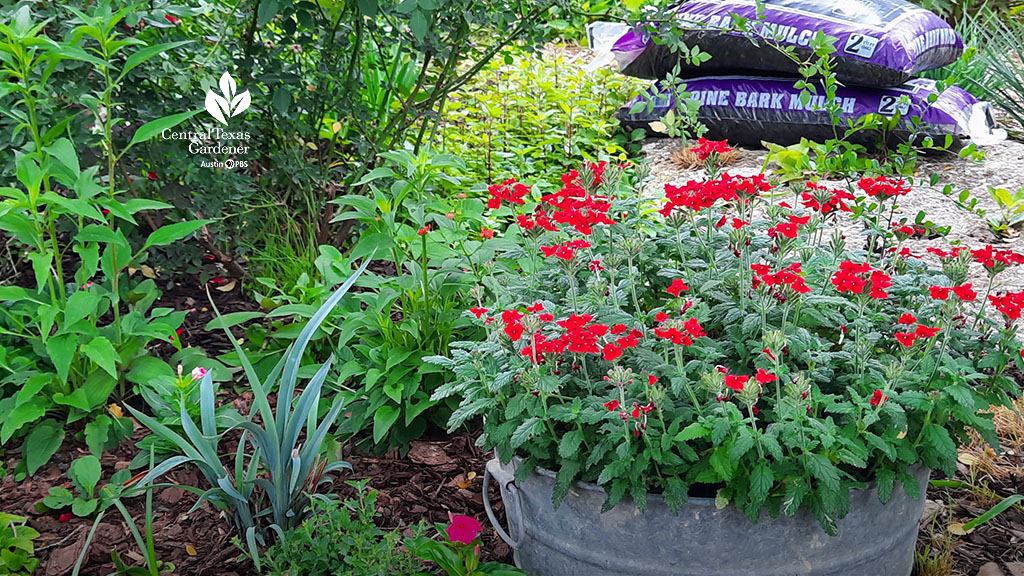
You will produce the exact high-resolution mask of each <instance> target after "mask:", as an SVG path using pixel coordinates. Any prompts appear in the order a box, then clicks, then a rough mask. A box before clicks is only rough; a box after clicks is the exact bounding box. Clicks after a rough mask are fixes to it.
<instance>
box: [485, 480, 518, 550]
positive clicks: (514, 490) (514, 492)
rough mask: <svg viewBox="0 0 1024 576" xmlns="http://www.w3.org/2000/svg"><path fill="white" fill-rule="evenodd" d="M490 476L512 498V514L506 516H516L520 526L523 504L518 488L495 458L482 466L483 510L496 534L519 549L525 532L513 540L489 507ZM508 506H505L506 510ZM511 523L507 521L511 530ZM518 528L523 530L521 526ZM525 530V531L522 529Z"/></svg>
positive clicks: (513, 547)
mask: <svg viewBox="0 0 1024 576" xmlns="http://www.w3.org/2000/svg"><path fill="white" fill-rule="evenodd" d="M491 476H493V477H494V478H495V480H496V481H497V482H499V483H500V485H501V486H502V487H503V488H505V490H506V491H507V492H508V497H509V499H511V500H512V505H513V506H515V513H514V514H506V517H509V516H513V517H515V518H518V520H519V523H520V526H522V522H523V504H522V500H520V499H519V488H518V487H516V482H515V478H514V477H513V476H512V475H510V474H509V473H507V472H505V471H504V470H502V469H501V464H499V462H498V461H497V460H491V461H490V462H488V463H487V466H486V467H485V468H484V484H483V488H482V489H483V496H484V511H485V512H487V518H488V519H489V520H490V521H491V526H494V531H495V532H497V533H498V536H500V537H501V539H502V540H504V541H505V543H506V544H508V545H509V546H510V547H511V548H512V549H513V550H519V548H520V547H521V546H522V545H523V540H525V536H526V534H525V533H523V534H520V535H519V538H518V539H515V540H513V539H512V537H511V536H509V535H508V533H507V532H505V530H504V529H503V528H502V527H501V523H499V522H498V518H497V517H495V515H494V510H492V509H491V498H490V495H488V493H487V485H488V484H489V483H490V481H491ZM507 511H508V506H506V512H507ZM511 528H512V523H511V522H509V531H511ZM520 530H523V529H522V528H521V529H520ZM524 532H525V531H524Z"/></svg>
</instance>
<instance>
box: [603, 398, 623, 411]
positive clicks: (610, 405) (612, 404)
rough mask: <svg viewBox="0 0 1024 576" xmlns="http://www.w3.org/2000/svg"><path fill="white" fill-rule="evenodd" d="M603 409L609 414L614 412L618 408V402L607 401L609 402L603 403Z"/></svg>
mask: <svg viewBox="0 0 1024 576" xmlns="http://www.w3.org/2000/svg"><path fill="white" fill-rule="evenodd" d="M604 407H605V408H607V409H608V411H609V412H614V411H615V410H617V409H618V408H619V401H618V400H609V401H607V402H605V403H604Z"/></svg>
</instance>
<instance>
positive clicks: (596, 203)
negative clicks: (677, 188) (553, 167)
mask: <svg viewBox="0 0 1024 576" xmlns="http://www.w3.org/2000/svg"><path fill="white" fill-rule="evenodd" d="M591 166H592V168H593V169H594V175H595V177H596V178H597V181H598V182H600V181H601V177H602V175H603V174H604V164H603V163H602V164H594V165H591ZM541 202H544V203H547V204H548V205H550V206H551V207H552V208H553V209H554V211H553V212H552V218H553V219H554V221H555V222H557V223H559V224H567V225H569V226H571V227H572V228H574V229H575V230H576V231H577V232H579V233H580V234H590V233H591V232H592V231H593V226H594V225H596V224H606V225H612V224H615V221H614V220H612V219H611V218H609V217H608V209H609V208H611V207H612V203H611V202H610V201H609V200H608V198H607V197H606V196H599V195H596V194H588V193H587V191H586V190H585V189H584V188H583V186H581V185H580V182H579V174H578V173H577V172H576V171H575V170H572V171H571V172H569V173H568V174H563V175H562V188H561V189H560V190H559V191H558V192H555V193H552V194H545V195H544V196H541Z"/></svg>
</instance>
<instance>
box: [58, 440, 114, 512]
mask: <svg viewBox="0 0 1024 576" xmlns="http://www.w3.org/2000/svg"><path fill="white" fill-rule="evenodd" d="M102 473H103V470H102V469H101V468H100V460H99V458H97V457H95V456H93V455H92V454H90V455H88V456H83V457H81V458H79V459H77V460H75V461H74V462H72V463H71V468H70V469H69V470H68V477H69V478H71V485H72V486H73V487H74V489H75V491H74V492H72V491H71V490H68V489H67V488H65V487H63V486H54V487H52V488H50V495H49V496H46V497H45V498H43V504H45V505H46V507H47V508H49V509H51V510H61V509H64V508H67V507H69V506H70V507H71V512H72V513H74V515H75V516H92V515H93V513H95V512H96V510H97V509H98V508H99V505H100V501H99V498H97V497H96V486H97V485H98V484H99V483H100V477H101V476H102Z"/></svg>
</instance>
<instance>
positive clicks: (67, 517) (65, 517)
mask: <svg viewBox="0 0 1024 576" xmlns="http://www.w3.org/2000/svg"><path fill="white" fill-rule="evenodd" d="M57 520H60V521H61V522H67V521H68V520H71V512H65V513H63V514H61V515H60V516H58V517H57Z"/></svg>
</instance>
